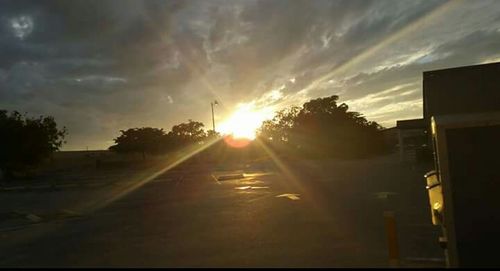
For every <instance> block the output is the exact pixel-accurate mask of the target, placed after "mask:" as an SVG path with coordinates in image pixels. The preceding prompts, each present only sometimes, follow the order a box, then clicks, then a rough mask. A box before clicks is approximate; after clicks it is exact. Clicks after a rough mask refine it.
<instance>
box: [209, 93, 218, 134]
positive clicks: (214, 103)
mask: <svg viewBox="0 0 500 271" xmlns="http://www.w3.org/2000/svg"><path fill="white" fill-rule="evenodd" d="M218 104H219V103H218V102H217V101H213V102H211V103H210V105H211V106H212V128H213V131H214V132H215V118H214V105H218Z"/></svg>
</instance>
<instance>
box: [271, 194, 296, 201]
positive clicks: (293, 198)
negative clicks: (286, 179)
mask: <svg viewBox="0 0 500 271" xmlns="http://www.w3.org/2000/svg"><path fill="white" fill-rule="evenodd" d="M276 197H277V198H287V199H290V200H300V194H281V195H278V196H276Z"/></svg>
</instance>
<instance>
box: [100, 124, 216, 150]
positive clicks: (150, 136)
mask: <svg viewBox="0 0 500 271" xmlns="http://www.w3.org/2000/svg"><path fill="white" fill-rule="evenodd" d="M120 133H121V135H120V136H119V137H117V138H115V139H114V141H115V145H113V146H111V147H109V149H110V150H111V151H115V152H118V153H142V155H143V158H145V156H146V154H161V153H166V152H169V151H175V150H178V149H181V148H183V147H186V146H189V145H193V144H201V143H203V142H204V140H206V139H207V138H208V136H210V137H213V136H216V135H218V134H217V133H213V132H209V133H206V132H205V131H204V130H203V123H201V122H197V121H193V120H189V121H188V122H186V123H180V124H177V125H174V126H173V127H172V130H171V131H170V132H168V133H165V131H163V129H158V128H151V127H144V128H131V129H128V130H121V131H120Z"/></svg>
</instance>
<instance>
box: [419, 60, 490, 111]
mask: <svg viewBox="0 0 500 271" xmlns="http://www.w3.org/2000/svg"><path fill="white" fill-rule="evenodd" d="M423 77H424V78H423V98H424V119H425V120H430V117H431V116H433V115H444V114H464V113H479V112H488V111H500V62H498V63H491V64H483V65H475V66H467V67H458V68H451V69H445V70H437V71H428V72H424V74H423Z"/></svg>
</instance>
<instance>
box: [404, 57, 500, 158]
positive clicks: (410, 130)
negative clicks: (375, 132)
mask: <svg viewBox="0 0 500 271" xmlns="http://www.w3.org/2000/svg"><path fill="white" fill-rule="evenodd" d="M499 77H500V62H496V63H488V64H481V65H473V66H465V67H456V68H449V69H442V70H434V71H425V72H424V73H423V118H421V119H412V120H400V121H397V125H396V128H397V130H398V131H399V136H398V138H399V143H398V145H399V151H400V157H401V160H414V159H415V158H417V156H418V155H417V152H418V150H419V149H429V148H430V144H429V142H430V138H429V135H430V118H431V117H432V116H440V115H455V114H468V113H480V112H494V111H500V80H499Z"/></svg>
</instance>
